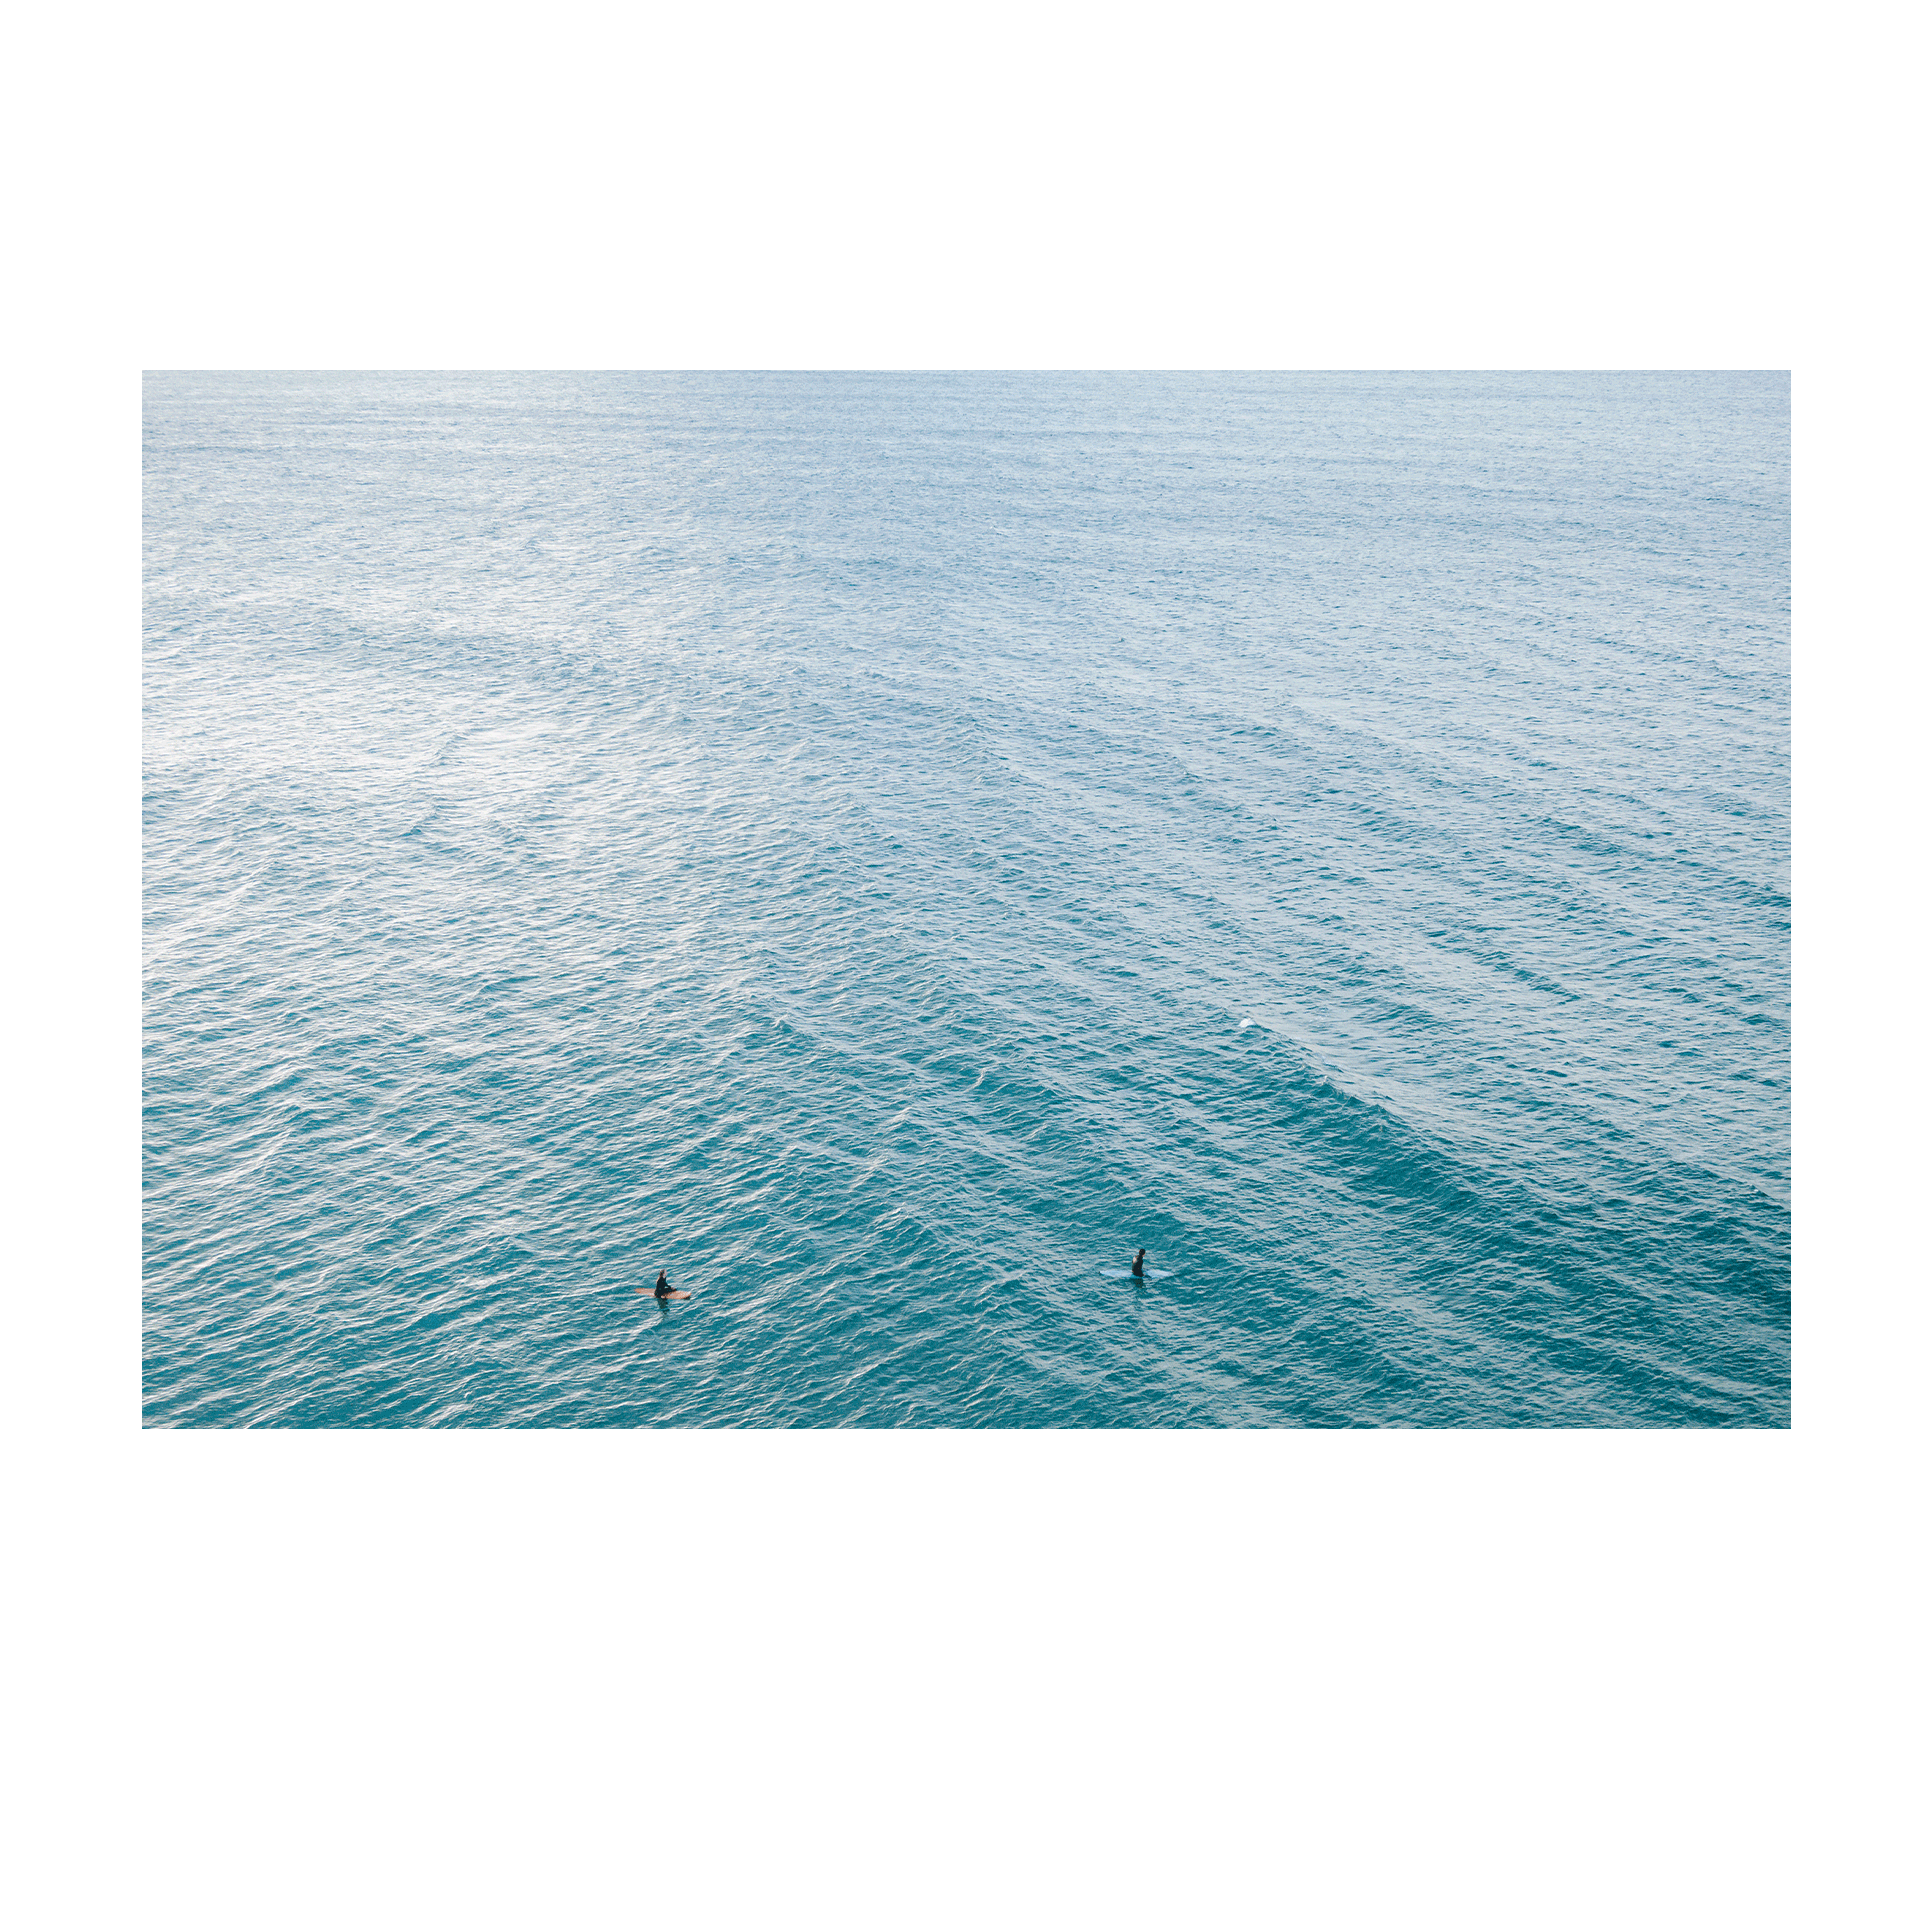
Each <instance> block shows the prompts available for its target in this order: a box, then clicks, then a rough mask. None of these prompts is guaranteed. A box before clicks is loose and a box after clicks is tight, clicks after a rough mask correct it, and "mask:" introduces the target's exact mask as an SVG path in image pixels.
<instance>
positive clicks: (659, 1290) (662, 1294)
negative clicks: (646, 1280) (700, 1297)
mask: <svg viewBox="0 0 1920 1920" xmlns="http://www.w3.org/2000/svg"><path fill="white" fill-rule="evenodd" d="M653 1297H654V1298H655V1299H656V1300H658V1301H660V1302H662V1303H663V1304H664V1303H665V1302H666V1301H668V1300H691V1299H692V1298H693V1295H692V1294H690V1293H682V1292H681V1291H680V1289H679V1288H678V1287H670V1286H668V1285H667V1270H666V1268H665V1267H662V1268H661V1269H660V1278H659V1279H658V1280H656V1281H655V1282H654V1283H653Z"/></svg>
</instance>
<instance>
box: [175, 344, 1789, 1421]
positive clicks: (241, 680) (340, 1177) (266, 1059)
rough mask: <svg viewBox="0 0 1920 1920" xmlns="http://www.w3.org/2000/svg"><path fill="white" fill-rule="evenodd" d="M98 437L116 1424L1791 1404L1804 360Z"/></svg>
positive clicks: (188, 382) (186, 423)
mask: <svg viewBox="0 0 1920 1920" xmlns="http://www.w3.org/2000/svg"><path fill="white" fill-rule="evenodd" d="M145 441H146V449H145V475H146V479H145V503H146V575H145V577H146V669H145V695H146V745H145V758H146V766H145V773H146V782H145V799H146V815H145V863H146V944H145V959H146V1001H145V1007H146V1074H145V1169H146V1203H145V1204H146V1240H145V1248H146V1274H145V1279H146V1325H145V1349H144V1351H145V1417H146V1420H147V1422H148V1423H149V1424H151V1425H190V1426H191V1425H241V1424H264V1425H339V1426H387V1425H428V1424H431V1425H475V1426H492V1425H583V1426H584V1425H592V1426H602V1425H605V1426H631V1425H648V1424H661V1423H666V1424H682V1425H724V1424H746V1425H841V1424H862V1425H879V1426H893V1425H982V1426H986V1425H1001V1426H1004V1425H1125V1426H1132V1425H1165V1424H1186V1425H1200V1424H1204V1425H1276V1424H1288V1425H1290V1424H1312V1425H1361V1424H1412V1425H1483V1424H1501V1425H1597V1424H1621V1425H1674V1424H1680V1425H1778V1424H1784V1423H1785V1422H1786V1420H1787V1418H1788V1319H1789V1315H1788V1269H1789V1218H1788V1187H1787V1177H1788V967H1787V959H1788V954H1787V949H1788V930H1789V918H1790V905H1789V891H1788V743H1787V724H1788V675H1787V666H1788V662H1787V586H1788V572H1787V567H1788V544H1787V543H1788V512H1787V509H1788V485H1787V476H1788V466H1787V451H1788V449H1787V386H1786V380H1785V377H1784V376H1782V375H1769V374H1761V375H1677V374H1665V375H1554V376H1548V375H1464V374H1463V375H1364V376H1362V375H1346V376H1334V375H1310V376H1309V375H1186V376H1179V375H1117V374H1099V375H1057V374H1045V375H1039V374H1032V375H999V374H994V375H985V374H976V375H920V374H915V375H908V374H899V375H872V376H856V375H827V374H822V375H802V374H767V375H615V374H606V375H572V374H569V375H550V376H529V375H473V374H456V375H325V376H321V375H170V374H169V375H153V376H150V377H149V379H148V381H147V388H146V407H145ZM1142 1245H1144V1246H1145V1247H1147V1248H1148V1249H1149V1262H1150V1265H1151V1266H1152V1267H1153V1268H1155V1269H1158V1271H1159V1274H1160V1277H1159V1278H1154V1279H1149V1280H1148V1281H1147V1282H1146V1283H1145V1284H1144V1285H1136V1283H1135V1282H1134V1281H1133V1280H1132V1278H1131V1277H1130V1275H1129V1274H1128V1273H1127V1271H1126V1269H1127V1266H1128V1263H1129V1261H1130V1260H1131V1258H1132V1254H1133V1250H1134V1249H1135V1248H1136V1247H1138V1246H1142ZM663 1266H664V1267H666V1268H667V1269H668V1270H669V1271H670V1274H671V1276H672V1278H673V1280H674V1281H675V1282H676V1283H677V1284H679V1285H681V1286H684V1287H687V1288H690V1289H691V1290H692V1291H693V1295H694V1298H693V1299H692V1300H691V1301H690V1302H688V1303H686V1304H684V1305H679V1306H674V1307H670V1308H666V1309H662V1308H661V1307H659V1306H657V1305H656V1304H655V1303H654V1302H653V1300H652V1299H651V1297H650V1296H648V1295H643V1294H642V1293H641V1292H640V1291H638V1289H639V1288H640V1287H641V1286H643V1285H648V1284H650V1283H651V1281H652V1278H653V1276H654V1274H655V1273H656V1272H657V1271H658V1270H659V1269H660V1268H661V1267H663Z"/></svg>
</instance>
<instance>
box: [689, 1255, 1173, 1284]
mask: <svg viewBox="0 0 1920 1920" xmlns="http://www.w3.org/2000/svg"><path fill="white" fill-rule="evenodd" d="M662 1277H663V1278H664V1276H662ZM1133 1277H1134V1278H1135V1279H1136V1280H1144V1279H1145V1278H1146V1277H1147V1250H1146V1248H1145V1247H1142V1248H1141V1249H1140V1251H1139V1252H1138V1253H1136V1254H1135V1255H1134V1256H1133Z"/></svg>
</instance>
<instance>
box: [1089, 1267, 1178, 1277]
mask: <svg viewBox="0 0 1920 1920" xmlns="http://www.w3.org/2000/svg"><path fill="white" fill-rule="evenodd" d="M1179 1271H1180V1269H1179V1268H1178V1267H1149V1268H1148V1269H1147V1270H1146V1272H1145V1273H1135V1272H1134V1270H1133V1269H1132V1268H1131V1267H1102V1268H1101V1269H1100V1277H1101V1278H1102V1279H1103V1280H1171V1279H1172V1278H1173V1276H1174V1275H1175V1274H1176V1273H1178V1272H1179Z"/></svg>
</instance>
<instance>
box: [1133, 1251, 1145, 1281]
mask: <svg viewBox="0 0 1920 1920" xmlns="http://www.w3.org/2000/svg"><path fill="white" fill-rule="evenodd" d="M1133 1277H1134V1278H1135V1279H1136V1280H1144V1279H1145V1278H1146V1277H1147V1250H1146V1248H1145V1247H1142V1248H1141V1249H1140V1251H1139V1252H1138V1253H1136V1254H1135V1255H1134V1256H1133Z"/></svg>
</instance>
